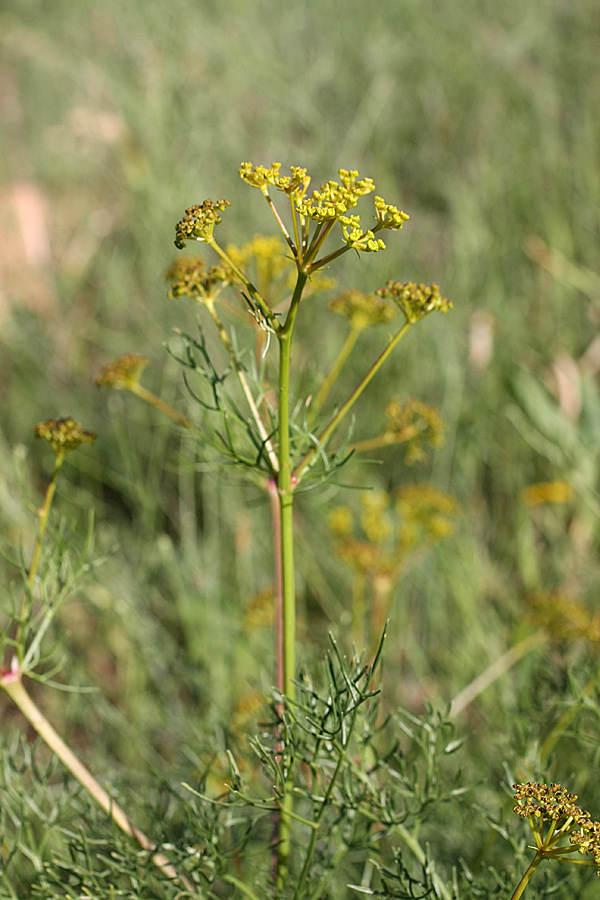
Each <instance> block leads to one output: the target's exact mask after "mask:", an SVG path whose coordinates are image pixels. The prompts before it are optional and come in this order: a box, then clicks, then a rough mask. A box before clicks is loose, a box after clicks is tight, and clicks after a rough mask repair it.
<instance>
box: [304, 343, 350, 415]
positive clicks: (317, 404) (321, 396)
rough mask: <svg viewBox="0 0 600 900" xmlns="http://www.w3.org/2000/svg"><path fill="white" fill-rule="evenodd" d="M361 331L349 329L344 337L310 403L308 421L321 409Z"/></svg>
mask: <svg viewBox="0 0 600 900" xmlns="http://www.w3.org/2000/svg"><path fill="white" fill-rule="evenodd" d="M361 331H362V328H353V329H352V330H351V331H350V334H349V335H348V337H347V338H346V340H345V342H344V346H343V347H342V349H341V350H340V352H339V354H338V358H337V359H336V361H335V363H334V364H333V366H332V368H331V370H330V372H329V374H328V375H327V377H326V378H325V380H324V381H323V384H322V385H321V387H320V388H319V392H318V394H317V396H316V397H315V400H314V402H313V403H312V404H311V408H310V421H314V420H315V418H316V416H317V415H318V414H319V412H320V411H321V407H322V406H323V403H324V402H325V399H326V398H327V396H328V394H329V392H330V390H331V388H332V386H333V384H334V383H335V380H336V379H337V377H338V375H339V374H340V372H341V371H342V368H343V366H344V363H345V362H346V360H347V359H348V357H349V356H350V353H351V352H352V350H353V349H354V346H355V344H356V342H357V340H358V336H359V334H360V333H361Z"/></svg>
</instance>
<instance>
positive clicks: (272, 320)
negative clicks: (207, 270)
mask: <svg viewBox="0 0 600 900" xmlns="http://www.w3.org/2000/svg"><path fill="white" fill-rule="evenodd" d="M206 243H207V244H208V246H209V247H212V249H213V250H214V251H215V253H216V254H217V255H218V256H220V257H221V259H222V260H223V262H225V263H227V265H228V266H229V268H230V269H232V271H234V272H235V274H236V275H237V277H238V278H239V279H240V281H241V282H242V284H243V285H244V286H245V287H246V288H247V289H248V292H249V293H250V295H251V296H252V299H253V300H254V302H255V303H256V305H257V306H258V307H260V310H261V312H262V314H263V315H264V317H265V319H266V320H267V322H268V323H269V325H270V326H271V328H272V329H273V331H275V332H278V331H279V329H280V328H281V326H280V324H279V322H278V321H277V319H276V317H275V316H274V315H273V312H272V310H271V308H270V306H269V305H268V303H267V302H266V301H265V300H263V298H262V297H261V295H260V294H259V293H258V291H257V290H256V288H255V287H254V285H253V284H252V282H251V281H250V280H249V279H248V278H246V276H245V275H244V273H243V272H242V270H241V269H240V268H239V267H238V266H236V264H235V263H234V262H233V260H231V259H230V258H229V256H228V255H227V253H225V251H224V250H223V249H222V247H219V245H218V244H217V242H216V241H215V239H214V237H211V238H210V239H207V241H206Z"/></svg>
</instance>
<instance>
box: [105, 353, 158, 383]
mask: <svg viewBox="0 0 600 900" xmlns="http://www.w3.org/2000/svg"><path fill="white" fill-rule="evenodd" d="M149 365H150V360H149V359H148V357H147V356H141V355H140V354H139V353H126V354H125V356H119V357H118V359H114V360H113V361H112V362H110V363H109V364H108V365H107V366H104V368H103V369H102V371H101V372H100V374H99V375H98V377H97V378H96V384H97V385H98V387H112V388H115V389H116V390H122V391H130V390H131V388H132V387H133V385H135V384H137V383H138V382H139V379H140V375H141V374H142V372H143V371H144V369H145V368H147V367H148V366H149Z"/></svg>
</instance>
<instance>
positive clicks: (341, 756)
mask: <svg viewBox="0 0 600 900" xmlns="http://www.w3.org/2000/svg"><path fill="white" fill-rule="evenodd" d="M356 716H357V711H356V709H355V710H354V714H353V716H352V719H351V722H350V727H349V729H348V733H347V735H346V739H345V741H344V744H343V745H341V746H340V747H338V759H337V763H336V766H335V769H334V771H333V774H332V776H331V779H330V781H329V784H328V786H327V791H326V792H325V796H324V797H323V799H322V800H321V805H320V807H319V811H318V813H317V815H316V816H315V817H314V820H313V823H312V832H311V835H310V840H309V843H308V848H307V850H306V857H305V859H304V865H303V866H302V871H301V872H300V876H299V878H298V884H297V885H296V890H295V892H294V900H297V898H299V897H301V896H302V890H303V888H304V884H305V882H306V879H307V878H308V873H309V871H310V867H311V864H312V861H313V857H314V854H315V849H316V846H317V838H318V836H319V829H320V827H321V823H322V821H323V816H324V814H325V812H326V810H327V807H328V806H329V801H330V800H331V796H332V794H333V789H334V787H335V785H336V783H337V780H338V776H339V774H340V771H341V768H342V763H343V761H344V760H345V759H346V748H347V747H348V745H349V743H350V738H351V737H352V732H353V731H354V727H355V725H356Z"/></svg>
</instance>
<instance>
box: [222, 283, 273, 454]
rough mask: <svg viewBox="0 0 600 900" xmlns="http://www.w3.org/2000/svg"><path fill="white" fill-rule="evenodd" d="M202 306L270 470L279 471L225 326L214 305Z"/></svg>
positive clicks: (263, 425) (270, 442)
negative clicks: (222, 347)
mask: <svg viewBox="0 0 600 900" xmlns="http://www.w3.org/2000/svg"><path fill="white" fill-rule="evenodd" d="M204 305H205V306H206V308H207V310H208V312H209V314H210V317H211V318H212V320H213V322H214V323H215V326H216V329H217V331H218V332H219V337H220V338H221V341H222V342H223V345H224V346H225V349H226V350H227V354H228V356H229V359H230V360H231V364H232V365H233V368H234V371H235V374H236V376H237V379H238V381H239V383H240V386H241V388H242V391H243V392H244V397H245V398H246V403H247V404H248V406H249V408H250V412H251V414H252V418H253V419H254V422H255V423H256V427H257V429H258V433H259V435H260V439H261V441H262V443H263V447H264V448H265V452H266V454H267V456H268V458H269V463H270V464H271V468H272V470H273V472H277V471H278V469H279V463H278V460H277V454H276V452H275V449H274V447H273V444H272V441H271V440H270V438H269V435H268V433H267V429H266V428H265V424H264V422H263V420H262V418H261V415H260V412H259V411H258V407H257V406H256V403H255V402H254V397H253V395H252V391H251V390H250V385H249V384H248V380H247V378H246V373H245V372H244V370H243V368H242V366H241V365H240V361H239V359H238V358H237V356H236V352H235V350H234V349H233V344H232V343H231V340H230V338H229V335H228V334H227V332H226V331H225V326H224V325H223V323H222V322H221V319H220V318H219V316H218V314H217V311H216V309H215V305H214V303H213V302H212V300H211V299H210V298H207V299H206V300H205V301H204Z"/></svg>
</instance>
